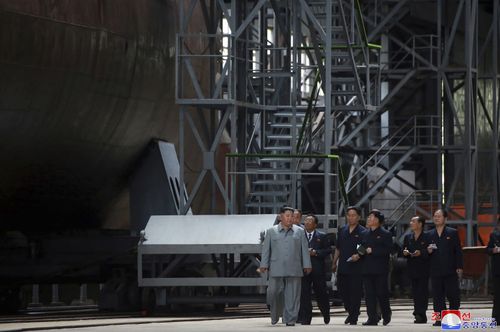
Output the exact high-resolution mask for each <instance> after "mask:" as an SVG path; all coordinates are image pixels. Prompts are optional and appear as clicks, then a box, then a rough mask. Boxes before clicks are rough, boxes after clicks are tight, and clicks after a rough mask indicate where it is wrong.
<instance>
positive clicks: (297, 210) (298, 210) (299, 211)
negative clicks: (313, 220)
mask: <svg viewBox="0 0 500 332" xmlns="http://www.w3.org/2000/svg"><path fill="white" fill-rule="evenodd" d="M293 212H298V213H300V214H302V210H301V209H294V211H293Z"/></svg>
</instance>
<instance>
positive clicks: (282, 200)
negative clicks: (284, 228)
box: [245, 107, 305, 213]
mask: <svg viewBox="0 0 500 332" xmlns="http://www.w3.org/2000/svg"><path fill="white" fill-rule="evenodd" d="M268 113H270V114H269V117H268V121H266V124H265V128H264V130H263V132H264V137H263V138H264V146H263V147H262V150H263V152H264V155H263V156H261V157H258V158H257V159H255V160H253V163H248V164H247V172H249V173H251V174H252V176H251V181H250V192H249V194H248V200H247V203H246V204H245V206H246V209H247V211H248V212H249V213H277V212H278V211H279V209H280V207H282V206H283V205H291V206H295V205H296V203H295V202H296V197H295V196H294V195H295V190H294V188H295V186H297V175H298V173H297V160H294V159H293V158H284V157H283V156H284V155H290V154H293V153H294V144H295V142H296V141H297V137H298V132H299V129H300V128H301V127H302V124H303V121H304V117H305V110H303V107H302V110H297V111H296V112H295V114H294V112H292V111H290V110H283V109H279V110H276V111H272V112H268ZM294 118H295V119H294ZM294 120H295V121H294ZM273 155H275V156H273Z"/></svg>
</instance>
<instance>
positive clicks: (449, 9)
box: [176, 0, 500, 244]
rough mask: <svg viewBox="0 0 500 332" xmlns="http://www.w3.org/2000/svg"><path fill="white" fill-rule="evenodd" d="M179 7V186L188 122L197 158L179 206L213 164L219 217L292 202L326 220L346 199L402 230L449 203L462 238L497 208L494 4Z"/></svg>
mask: <svg viewBox="0 0 500 332" xmlns="http://www.w3.org/2000/svg"><path fill="white" fill-rule="evenodd" d="M182 4H183V5H181V6H180V18H181V19H180V29H179V34H178V38H177V61H176V88H177V91H176V98H177V103H178V104H179V106H180V124H179V125H180V140H179V148H180V151H179V155H180V162H181V183H182V180H183V172H184V167H185V165H184V153H185V151H186V148H187V147H186V146H184V135H185V128H186V126H187V127H188V128H190V129H191V132H192V133H193V135H194V137H195V138H196V140H197V142H198V145H199V148H200V151H201V153H202V155H203V165H201V172H200V174H199V176H198V180H197V181H196V182H195V183H194V185H192V186H190V188H191V189H190V195H189V196H188V199H187V200H186V201H183V199H182V197H184V196H183V194H182V193H181V195H180V197H181V201H182V202H181V205H182V206H184V211H187V209H188V208H189V207H190V205H191V204H192V202H193V199H194V197H195V196H196V195H197V192H198V190H199V188H200V186H201V185H202V183H203V179H204V177H205V176H206V175H207V174H210V175H211V179H212V180H211V181H212V182H211V183H212V187H213V188H218V191H219V192H220V194H221V197H222V198H223V200H224V202H225V206H226V210H227V212H228V213H275V212H277V210H278V209H279V207H280V206H282V205H284V204H289V205H293V206H297V207H302V208H304V209H306V210H308V211H311V212H314V213H317V214H322V215H324V216H325V220H324V221H325V227H328V226H330V227H333V228H334V227H335V226H336V223H335V221H336V220H337V219H338V215H341V214H342V213H343V208H344V206H345V204H347V202H348V201H350V202H351V203H355V204H358V205H361V206H363V207H365V208H367V209H368V208H370V207H375V206H376V207H379V208H383V209H385V210H386V214H387V215H388V217H389V218H388V219H389V223H390V227H391V228H396V229H398V232H399V231H402V229H404V227H400V226H402V225H404V224H405V222H406V221H407V219H408V216H409V215H410V214H414V213H418V214H421V215H423V216H425V217H426V218H427V219H431V217H432V211H433V210H435V209H436V208H438V207H441V206H445V207H446V208H447V209H448V210H449V212H450V215H451V217H450V219H453V222H454V223H457V224H462V225H465V228H466V230H467V242H468V243H469V244H472V243H475V242H476V240H477V229H476V226H477V225H478V216H479V215H485V214H489V215H491V219H490V221H491V222H493V221H494V220H496V218H497V212H498V197H499V178H500V175H499V167H498V163H499V130H498V126H499V119H498V115H499V114H498V112H499V102H498V100H499V91H498V89H499V84H498V83H499V81H498V80H499V75H498V39H499V34H498V30H499V20H498V16H499V0H494V1H488V2H484V3H483V2H481V1H479V0H459V1H445V0H435V1H419V0H400V1H393V0H377V1H362V0H333V1H327V0H287V1H275V0H254V1H240V0H231V1H229V0H191V1H185V2H182ZM429 13H434V14H433V15H429ZM200 19H202V20H203V21H204V22H205V26H206V32H203V33H200V32H199V31H192V29H190V26H191V25H190V24H191V22H196V23H197V24H198V26H199V20H200ZM192 114H196V118H195V117H193V115H192ZM195 119H197V121H195ZM200 133H205V135H203V134H200ZM224 136H227V137H230V149H229V152H230V154H228V155H227V156H226V163H225V165H226V168H225V169H224V170H221V169H220V168H221V167H218V166H217V162H216V159H217V157H216V156H217V151H218V149H219V143H220V140H221V138H222V137H224ZM202 137H209V138H210V140H209V141H210V142H209V144H207V142H206V140H204V139H202ZM190 152H192V151H190ZM483 160H484V161H485V162H483ZM485 163H487V166H486V165H485ZM221 171H222V173H221ZM342 171H344V173H345V174H346V177H345V179H342V178H341V174H342ZM221 174H224V175H225V176H224V177H222V175H221ZM485 174H488V176H485ZM402 188H403V189H402ZM181 190H182V188H181ZM212 193H213V195H212V207H215V202H214V200H215V198H214V197H215V196H216V195H215V190H213V191H212ZM342 193H345V195H341V194H342ZM389 197H390V198H389ZM491 222H490V224H491ZM485 225H486V224H485Z"/></svg>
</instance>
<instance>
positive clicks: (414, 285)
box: [411, 276, 429, 318]
mask: <svg viewBox="0 0 500 332" xmlns="http://www.w3.org/2000/svg"><path fill="white" fill-rule="evenodd" d="M411 294H412V298H413V315H414V316H417V315H418V316H422V317H423V318H425V317H426V314H425V312H426V311H427V307H428V304H429V277H427V276H426V277H419V278H412V279H411Z"/></svg>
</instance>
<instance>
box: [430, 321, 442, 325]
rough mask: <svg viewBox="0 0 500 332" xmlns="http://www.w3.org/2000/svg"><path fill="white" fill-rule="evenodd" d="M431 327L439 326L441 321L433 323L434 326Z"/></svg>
mask: <svg viewBox="0 0 500 332" xmlns="http://www.w3.org/2000/svg"><path fill="white" fill-rule="evenodd" d="M432 326H441V321H440V320H437V321H435V322H434V324H432Z"/></svg>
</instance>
